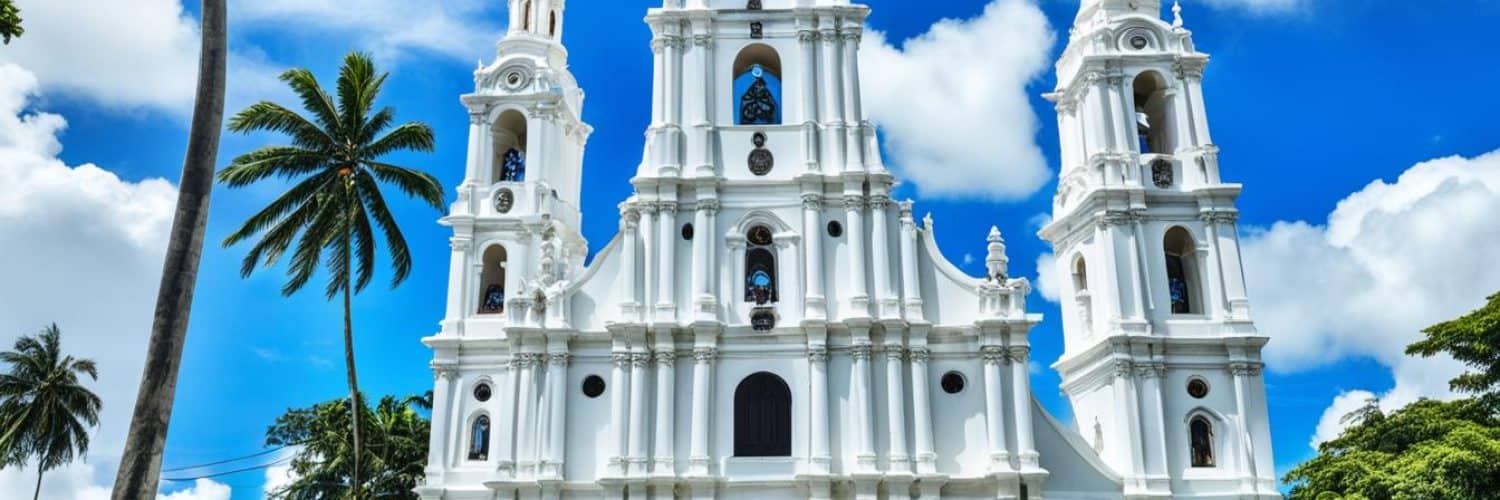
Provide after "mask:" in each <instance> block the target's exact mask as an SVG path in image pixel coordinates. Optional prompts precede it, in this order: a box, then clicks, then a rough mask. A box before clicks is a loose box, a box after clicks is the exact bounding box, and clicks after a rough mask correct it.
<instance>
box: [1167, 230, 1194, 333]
mask: <svg viewBox="0 0 1500 500" xmlns="http://www.w3.org/2000/svg"><path fill="white" fill-rule="evenodd" d="M1162 252H1163V254H1164V257H1165V264H1166V270H1167V298H1168V300H1169V301H1170V302H1169V303H1170V304H1171V308H1172V309H1171V310H1172V314H1203V297H1204V295H1203V290H1202V276H1203V273H1202V269H1203V266H1202V263H1201V262H1200V261H1199V259H1198V244H1197V241H1196V240H1194V239H1193V234H1192V233H1190V232H1188V230H1187V228H1184V227H1182V226H1173V227H1172V228H1171V229H1168V230H1167V232H1166V235H1165V236H1164V237H1163V238H1162Z"/></svg>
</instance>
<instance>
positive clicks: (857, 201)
mask: <svg viewBox="0 0 1500 500" xmlns="http://www.w3.org/2000/svg"><path fill="white" fill-rule="evenodd" d="M844 207H845V208H847V209H850V210H863V209H864V208H865V196H864V195H860V194H846V195H844Z"/></svg>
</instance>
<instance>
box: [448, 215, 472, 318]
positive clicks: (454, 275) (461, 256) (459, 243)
mask: <svg viewBox="0 0 1500 500" xmlns="http://www.w3.org/2000/svg"><path fill="white" fill-rule="evenodd" d="M472 246H473V239H471V238H470V237H468V236H459V235H453V237H452V238H449V239H448V247H449V248H451V249H452V252H451V253H450V254H449V256H448V259H449V260H448V307H447V312H445V313H444V316H446V318H445V319H444V320H443V333H444V334H449V335H457V334H458V329H457V326H458V323H459V322H461V321H463V319H464V318H465V317H468V315H469V314H468V311H467V310H466V309H467V308H465V307H464V303H465V302H467V301H465V300H464V298H465V297H467V295H466V294H465V293H464V290H465V289H466V288H467V285H466V283H465V277H464V268H466V267H468V266H469V250H470V249H471V248H472Z"/></svg>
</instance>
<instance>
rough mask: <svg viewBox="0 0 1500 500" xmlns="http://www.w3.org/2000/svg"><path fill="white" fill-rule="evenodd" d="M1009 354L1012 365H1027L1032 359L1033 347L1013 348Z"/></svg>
mask: <svg viewBox="0 0 1500 500" xmlns="http://www.w3.org/2000/svg"><path fill="white" fill-rule="evenodd" d="M1008 354H1009V358H1010V361H1011V362H1012V363H1025V362H1026V361H1027V360H1028V359H1029V358H1030V357H1031V347H1029V346H1011V348H1010V349H1009V351H1008Z"/></svg>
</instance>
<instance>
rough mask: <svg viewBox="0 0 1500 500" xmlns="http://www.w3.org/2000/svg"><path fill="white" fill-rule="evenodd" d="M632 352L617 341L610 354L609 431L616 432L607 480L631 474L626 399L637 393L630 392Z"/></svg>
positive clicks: (627, 404)
mask: <svg viewBox="0 0 1500 500" xmlns="http://www.w3.org/2000/svg"><path fill="white" fill-rule="evenodd" d="M630 359H631V358H630V350H629V348H627V347H626V346H625V343H624V342H620V341H616V342H615V344H614V348H613V350H612V352H611V354H610V371H609V387H610V395H609V406H610V414H609V420H610V428H611V429H613V430H614V433H615V435H614V436H613V437H614V443H613V444H614V450H613V451H614V453H613V454H612V455H611V456H610V457H609V472H608V477H613V478H620V477H625V475H626V474H627V473H628V471H629V469H628V460H627V458H628V457H629V455H630V449H629V439H628V438H629V436H630V428H629V425H630V422H629V420H628V419H629V412H630V411H631V410H630V406H629V401H628V400H627V397H628V395H629V394H634V392H633V391H631V389H630V386H631V384H630V379H629V378H628V377H629V374H628V373H629V372H627V370H629V369H630Z"/></svg>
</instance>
